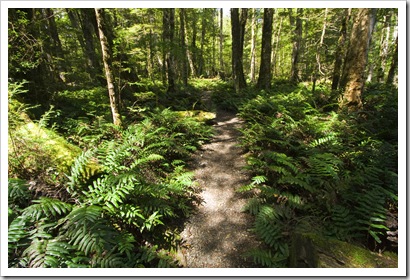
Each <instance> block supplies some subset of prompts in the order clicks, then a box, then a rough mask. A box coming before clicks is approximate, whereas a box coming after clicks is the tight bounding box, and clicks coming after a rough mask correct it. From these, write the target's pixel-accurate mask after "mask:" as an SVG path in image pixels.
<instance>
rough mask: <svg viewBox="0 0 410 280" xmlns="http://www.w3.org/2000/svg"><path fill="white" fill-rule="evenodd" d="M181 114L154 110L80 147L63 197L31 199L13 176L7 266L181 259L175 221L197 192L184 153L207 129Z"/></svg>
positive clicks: (166, 263) (163, 263) (158, 263)
mask: <svg viewBox="0 0 410 280" xmlns="http://www.w3.org/2000/svg"><path fill="white" fill-rule="evenodd" d="M178 116H179V115H178V114H177V113H175V112H172V111H170V110H164V111H162V112H160V111H157V112H155V113H153V114H152V116H151V117H147V118H146V119H144V120H143V121H141V122H140V123H138V124H134V125H130V126H129V127H128V128H127V129H124V130H121V131H118V132H119V133H118V135H117V136H116V137H115V138H114V139H107V140H101V142H100V145H98V146H97V147H94V148H91V149H88V150H86V151H84V152H83V153H82V154H80V155H79V156H78V157H77V159H76V160H75V161H74V163H73V164H72V165H71V168H70V172H69V174H67V180H65V181H62V182H61V183H62V184H65V186H66V190H67V192H68V197H67V200H66V201H62V200H60V199H57V198H51V197H45V196H41V197H39V198H38V199H33V196H32V194H31V193H30V191H29V190H28V187H27V183H26V182H25V181H23V180H19V179H11V180H10V181H9V198H10V199H9V209H10V210H9V212H10V213H12V215H11V216H9V217H11V218H12V220H11V222H10V225H9V260H10V261H9V266H11V267H153V266H154V267H175V266H177V265H178V264H177V262H176V261H174V259H173V257H172V254H170V253H169V252H170V250H172V248H175V247H176V246H177V242H178V240H179V239H178V236H177V234H176V231H175V227H176V226H177V223H176V222H175V221H174V220H175V219H176V218H181V217H184V216H186V215H188V214H189V213H190V211H191V203H192V202H193V200H194V199H195V192H194V190H193V188H192V186H193V182H192V178H193V175H192V173H190V172H187V171H186V170H185V168H184V161H183V160H184V159H185V158H186V157H187V156H188V155H189V153H190V152H192V151H194V150H195V149H196V147H197V146H198V145H199V144H200V143H201V141H205V140H206V139H207V137H209V135H210V128H209V127H206V126H205V125H203V124H200V123H197V122H196V121H195V120H194V119H191V118H189V117H185V118H183V119H181V118H179V117H178ZM97 137H98V136H97ZM24 200H26V203H21V202H22V201H24Z"/></svg>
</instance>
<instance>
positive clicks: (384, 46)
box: [377, 11, 391, 83]
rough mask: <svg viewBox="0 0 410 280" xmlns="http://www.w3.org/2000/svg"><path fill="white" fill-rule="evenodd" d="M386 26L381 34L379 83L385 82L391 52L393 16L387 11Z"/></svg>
mask: <svg viewBox="0 0 410 280" xmlns="http://www.w3.org/2000/svg"><path fill="white" fill-rule="evenodd" d="M383 20H384V26H383V30H382V32H381V38H380V59H379V67H378V68H377V71H378V72H377V81H378V82H379V83H382V82H384V77H385V73H386V66H387V56H388V53H389V52H388V51H389V40H390V20H391V14H390V11H387V15H385V16H384V18H383Z"/></svg>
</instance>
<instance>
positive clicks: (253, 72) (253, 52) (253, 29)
mask: <svg viewBox="0 0 410 280" xmlns="http://www.w3.org/2000/svg"><path fill="white" fill-rule="evenodd" d="M256 32H257V30H256V9H255V8H253V9H252V22H251V34H252V35H251V71H250V78H251V82H252V83H255V81H256Z"/></svg>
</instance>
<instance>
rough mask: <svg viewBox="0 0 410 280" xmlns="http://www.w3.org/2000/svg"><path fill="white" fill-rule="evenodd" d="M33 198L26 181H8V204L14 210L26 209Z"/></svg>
mask: <svg viewBox="0 0 410 280" xmlns="http://www.w3.org/2000/svg"><path fill="white" fill-rule="evenodd" d="M30 198H31V194H30V191H29V188H28V184H27V182H26V181H25V180H21V179H12V178H10V179H9V180H8V204H9V207H10V206H11V207H12V209H15V208H18V207H23V208H24V207H25V206H26V205H27V203H28V201H29V199H30Z"/></svg>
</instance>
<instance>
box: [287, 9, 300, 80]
mask: <svg viewBox="0 0 410 280" xmlns="http://www.w3.org/2000/svg"><path fill="white" fill-rule="evenodd" d="M302 14H303V9H302V8H298V9H297V15H296V26H295V30H294V31H293V47H292V68H291V72H290V81H291V82H292V83H297V82H299V80H300V79H299V69H298V63H299V54H300V45H301V42H302V19H301V16H302ZM289 21H290V25H291V26H293V25H295V18H294V17H293V15H292V9H289Z"/></svg>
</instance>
